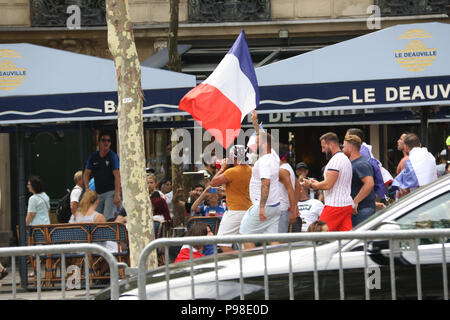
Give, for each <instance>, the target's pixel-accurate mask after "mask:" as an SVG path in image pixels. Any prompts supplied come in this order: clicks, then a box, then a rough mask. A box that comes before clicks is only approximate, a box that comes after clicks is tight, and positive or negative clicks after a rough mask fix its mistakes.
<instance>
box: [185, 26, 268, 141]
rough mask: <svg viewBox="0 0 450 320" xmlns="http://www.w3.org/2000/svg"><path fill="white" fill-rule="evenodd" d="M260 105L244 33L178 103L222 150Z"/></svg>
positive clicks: (256, 83)
mask: <svg viewBox="0 0 450 320" xmlns="http://www.w3.org/2000/svg"><path fill="white" fill-rule="evenodd" d="M258 104H259V90H258V82H257V80H256V74H255V68H254V66H253V62H252V59H251V57H250V52H249V51H248V46H247V42H246V40H245V33H244V30H242V31H241V34H240V35H239V37H238V38H237V39H236V41H235V43H234V44H233V47H231V49H230V51H228V53H227V54H226V55H225V57H224V58H223V59H222V61H221V62H220V64H219V65H218V66H217V68H216V69H215V70H214V72H213V73H212V74H211V75H210V76H209V77H208V78H207V79H206V80H205V81H203V82H202V83H200V84H199V85H198V86H197V87H195V88H194V89H192V90H191V91H189V92H188V93H187V94H186V95H185V96H184V97H183V98H182V99H181V101H180V104H179V108H180V109H181V110H184V111H187V112H189V113H190V114H191V115H192V118H193V119H194V120H195V121H197V122H198V123H199V124H200V125H201V126H202V127H203V128H205V129H206V130H208V132H209V133H211V135H213V136H214V137H215V138H216V141H218V142H219V143H220V144H221V145H222V146H223V147H224V148H225V149H227V148H228V147H229V146H230V145H231V144H232V143H233V141H234V139H235V138H236V137H237V136H238V135H239V132H240V130H241V122H242V120H243V119H244V117H245V116H246V115H247V114H248V113H249V112H251V111H252V110H254V109H256V106H257V105H258Z"/></svg>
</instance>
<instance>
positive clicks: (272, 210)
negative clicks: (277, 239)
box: [239, 205, 281, 234]
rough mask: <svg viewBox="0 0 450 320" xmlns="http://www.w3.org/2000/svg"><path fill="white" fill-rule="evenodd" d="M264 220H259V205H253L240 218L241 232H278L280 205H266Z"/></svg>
mask: <svg viewBox="0 0 450 320" xmlns="http://www.w3.org/2000/svg"><path fill="white" fill-rule="evenodd" d="M265 209H266V210H265V214H266V218H267V219H266V220H265V221H261V220H259V205H253V206H251V207H250V209H248V210H247V212H246V213H245V215H244V218H243V219H242V223H241V228H240V230H239V232H240V233H241V234H258V233H261V234H262V233H278V224H279V221H280V214H281V211H280V206H279V205H278V206H275V207H274V206H266V208H265Z"/></svg>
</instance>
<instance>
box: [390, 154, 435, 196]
mask: <svg viewBox="0 0 450 320" xmlns="http://www.w3.org/2000/svg"><path fill="white" fill-rule="evenodd" d="M437 176H438V175H437V169H436V160H435V159H434V157H433V155H432V154H431V153H429V152H428V150H427V148H418V147H416V148H413V149H412V150H411V151H410V152H409V155H408V159H407V160H406V161H405V169H403V170H402V171H401V172H400V173H399V175H398V176H396V177H395V178H394V181H393V182H392V186H394V187H399V188H401V189H415V188H417V187H422V186H425V185H427V184H429V183H431V182H433V181H435V180H437Z"/></svg>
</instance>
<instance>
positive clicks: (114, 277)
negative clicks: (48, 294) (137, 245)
mask: <svg viewBox="0 0 450 320" xmlns="http://www.w3.org/2000/svg"><path fill="white" fill-rule="evenodd" d="M75 252H77V253H79V252H84V253H85V258H84V262H85V283H86V299H89V296H90V285H89V283H90V277H89V262H88V261H89V257H88V254H89V253H96V254H99V255H101V256H102V257H103V258H104V259H105V260H106V261H107V262H108V264H109V269H110V281H111V282H110V285H111V299H112V300H117V299H118V298H119V273H118V269H119V267H126V264H124V263H117V261H116V259H115V258H114V256H113V255H112V254H111V253H110V252H109V251H108V250H107V249H106V248H104V247H102V246H100V245H97V244H70V245H67V244H64V245H39V246H29V247H10V248H0V257H11V270H12V299H16V297H17V286H16V260H15V257H22V256H29V255H36V257H35V259H36V267H37V269H36V277H37V300H41V298H42V295H41V292H42V284H41V265H40V255H41V254H44V255H46V254H62V255H61V275H66V274H67V268H66V263H65V261H66V259H65V254H66V253H75ZM66 281H67V279H66V277H65V276H61V292H62V299H66Z"/></svg>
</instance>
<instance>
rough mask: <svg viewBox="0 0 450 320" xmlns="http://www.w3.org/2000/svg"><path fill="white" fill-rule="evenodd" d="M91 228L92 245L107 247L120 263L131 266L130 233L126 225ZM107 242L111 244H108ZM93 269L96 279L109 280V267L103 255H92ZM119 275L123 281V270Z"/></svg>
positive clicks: (116, 223) (120, 270) (103, 225)
mask: <svg viewBox="0 0 450 320" xmlns="http://www.w3.org/2000/svg"><path fill="white" fill-rule="evenodd" d="M89 228H90V242H91V243H98V244H101V245H106V246H107V248H108V249H110V250H111V251H112V252H111V253H112V255H113V256H115V257H116V259H117V261H118V262H124V263H126V264H128V265H129V264H130V252H129V248H128V245H129V242H128V231H127V229H126V227H125V225H123V224H122V223H118V222H107V223H96V224H92V225H90V226H89ZM106 241H109V243H108V244H107V243H106ZM92 268H93V271H94V279H97V280H102V279H109V274H108V271H109V265H108V263H107V262H106V261H105V259H104V258H103V257H102V256H101V255H97V254H92ZM119 274H120V277H121V278H122V279H123V278H125V272H124V270H123V269H122V268H120V269H119Z"/></svg>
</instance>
